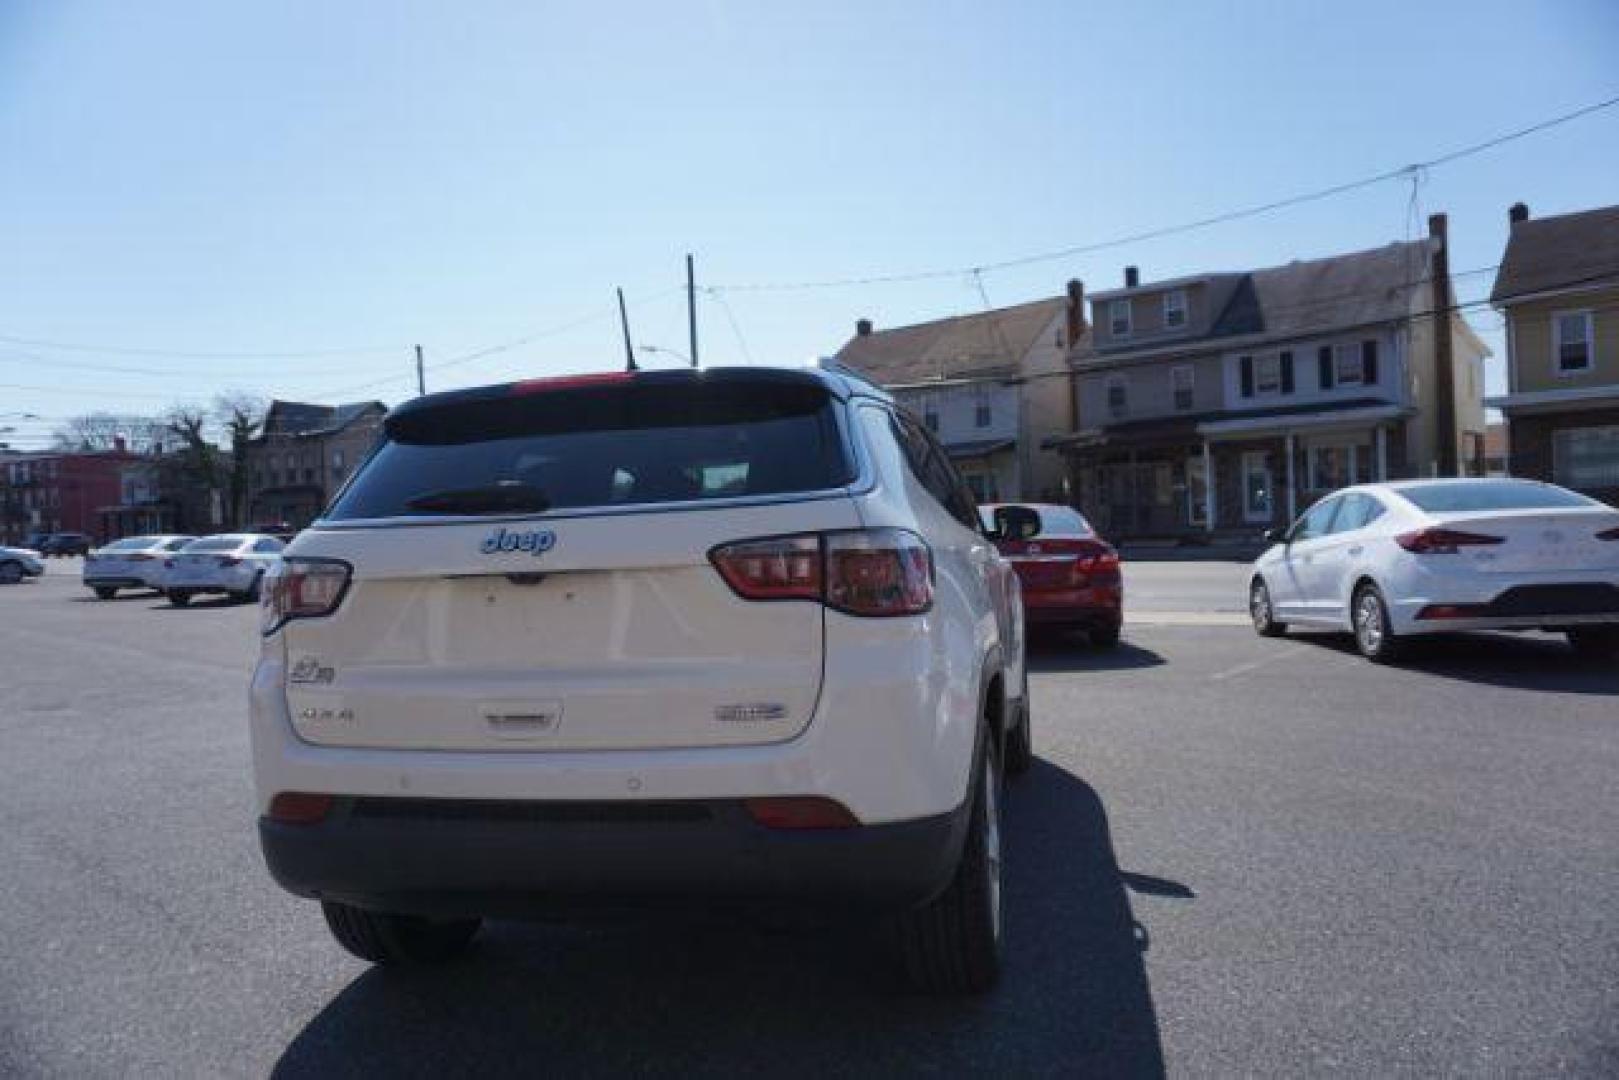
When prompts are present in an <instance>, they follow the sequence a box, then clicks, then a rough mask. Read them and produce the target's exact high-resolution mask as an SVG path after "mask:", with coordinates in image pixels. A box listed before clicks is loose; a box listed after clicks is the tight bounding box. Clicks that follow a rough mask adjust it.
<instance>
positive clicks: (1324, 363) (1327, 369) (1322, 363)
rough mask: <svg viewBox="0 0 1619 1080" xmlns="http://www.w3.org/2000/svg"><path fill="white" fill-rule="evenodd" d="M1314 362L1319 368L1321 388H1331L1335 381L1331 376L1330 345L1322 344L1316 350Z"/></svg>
mask: <svg viewBox="0 0 1619 1080" xmlns="http://www.w3.org/2000/svg"><path fill="white" fill-rule="evenodd" d="M1315 357H1316V364H1317V366H1319V367H1320V368H1321V389H1323V390H1331V389H1332V384H1333V382H1334V381H1335V380H1334V379H1333V377H1332V346H1331V345H1323V346H1321V348H1319V349H1317V350H1316V354H1315Z"/></svg>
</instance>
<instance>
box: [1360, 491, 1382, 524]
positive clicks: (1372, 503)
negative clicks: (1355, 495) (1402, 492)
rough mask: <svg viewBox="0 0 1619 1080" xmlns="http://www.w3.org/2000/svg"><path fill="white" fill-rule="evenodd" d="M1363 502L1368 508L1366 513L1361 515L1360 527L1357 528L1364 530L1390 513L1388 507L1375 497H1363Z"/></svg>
mask: <svg viewBox="0 0 1619 1080" xmlns="http://www.w3.org/2000/svg"><path fill="white" fill-rule="evenodd" d="M1361 501H1362V502H1363V504H1364V505H1365V507H1366V512H1365V513H1364V514H1363V515H1361V521H1360V525H1358V526H1357V528H1361V529H1364V528H1365V527H1366V526H1368V525H1370V524H1371V523H1372V522H1374V521H1376V520H1377V519H1378V518H1380V517H1382V516H1383V515H1384V514H1386V513H1388V507H1386V506H1384V505H1383V504H1382V503H1381V502H1379V501H1378V500H1377V497H1376V496H1375V495H1362V496H1361Z"/></svg>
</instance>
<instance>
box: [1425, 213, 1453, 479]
mask: <svg viewBox="0 0 1619 1080" xmlns="http://www.w3.org/2000/svg"><path fill="white" fill-rule="evenodd" d="M1449 224H1450V222H1449V219H1448V218H1446V217H1445V215H1444V214H1429V215H1428V235H1429V236H1430V237H1432V238H1433V239H1435V240H1437V241H1439V243H1438V244H1437V245H1436V246H1435V247H1434V253H1433V271H1432V273H1433V289H1432V290H1431V291H1430V293H1429V295H1430V298H1431V299H1430V303H1429V307H1430V309H1431V310H1432V312H1433V362H1434V381H1435V382H1436V383H1437V384H1438V390H1439V408H1438V410H1437V415H1436V416H1435V417H1434V421H1435V423H1434V426H1435V427H1436V428H1437V429H1438V430H1437V431H1435V433H1434V434H1435V436H1436V440H1437V442H1438V444H1439V455H1438V457H1439V475H1440V476H1460V475H1461V451H1460V448H1459V447H1458V446H1457V444H1456V440H1457V435H1456V360H1455V352H1454V343H1453V341H1452V338H1451V309H1452V308H1453V307H1454V306H1455V304H1456V296H1455V293H1453V292H1452V291H1451V287H1450V243H1449V241H1448V240H1447V238H1446V234H1447V228H1448V226H1449Z"/></svg>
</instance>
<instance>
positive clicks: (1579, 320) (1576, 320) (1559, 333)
mask: <svg viewBox="0 0 1619 1080" xmlns="http://www.w3.org/2000/svg"><path fill="white" fill-rule="evenodd" d="M1593 337H1594V334H1593V332H1592V328H1591V313H1590V312H1589V311H1561V312H1558V313H1557V314H1556V315H1553V316H1552V352H1554V353H1556V354H1557V373H1558V374H1559V375H1566V374H1569V373H1570V372H1575V371H1589V370H1590V369H1591V340H1592V338H1593Z"/></svg>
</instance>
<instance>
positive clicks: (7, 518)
mask: <svg viewBox="0 0 1619 1080" xmlns="http://www.w3.org/2000/svg"><path fill="white" fill-rule="evenodd" d="M137 460H139V459H138V458H137V457H136V456H135V455H133V454H130V453H127V452H125V451H123V450H121V449H120V450H109V451H101V452H90V453H84V452H71V453H69V452H59V451H45V452H42V453H31V454H21V455H18V456H16V457H13V458H11V459H10V460H8V461H7V462H6V463H5V464H4V465H0V536H4V537H5V539H6V541H7V542H9V543H20V542H21V541H23V540H24V539H26V538H27V537H29V536H33V535H35V534H38V533H51V532H81V533H85V534H86V535H88V536H89V537H90V538H91V539H92V540H94V541H96V542H98V543H99V542H102V541H105V540H106V539H108V537H107V534H106V531H105V526H104V524H103V520H102V517H101V514H100V511H101V509H102V508H103V507H105V506H108V505H115V504H117V503H119V502H120V501H121V500H122V495H123V476H124V469H125V467H126V466H127V465H129V464H130V463H132V462H134V461H137Z"/></svg>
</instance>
